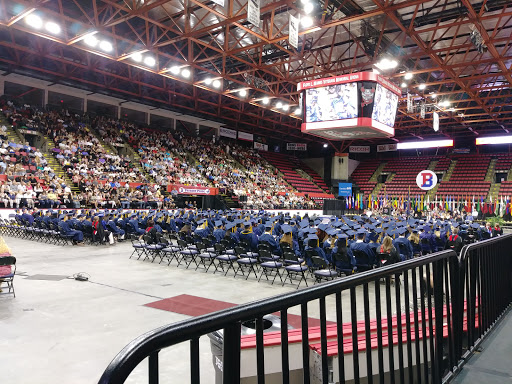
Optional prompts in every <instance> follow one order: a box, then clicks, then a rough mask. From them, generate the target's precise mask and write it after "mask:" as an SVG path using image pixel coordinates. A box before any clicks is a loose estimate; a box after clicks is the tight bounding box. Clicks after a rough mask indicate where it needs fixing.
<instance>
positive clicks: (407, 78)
mask: <svg viewBox="0 0 512 384" xmlns="http://www.w3.org/2000/svg"><path fill="white" fill-rule="evenodd" d="M404 79H405V80H411V79H412V73H410V72H408V73H406V74H405V76H404Z"/></svg>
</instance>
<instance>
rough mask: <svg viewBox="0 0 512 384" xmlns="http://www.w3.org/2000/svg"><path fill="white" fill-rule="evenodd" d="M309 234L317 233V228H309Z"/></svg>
mask: <svg viewBox="0 0 512 384" xmlns="http://www.w3.org/2000/svg"><path fill="white" fill-rule="evenodd" d="M307 232H308V233H316V229H315V228H308V230H307Z"/></svg>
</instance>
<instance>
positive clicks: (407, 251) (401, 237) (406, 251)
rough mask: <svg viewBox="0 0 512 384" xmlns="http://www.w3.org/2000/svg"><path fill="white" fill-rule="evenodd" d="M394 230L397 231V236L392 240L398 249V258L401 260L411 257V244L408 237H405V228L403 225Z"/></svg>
mask: <svg viewBox="0 0 512 384" xmlns="http://www.w3.org/2000/svg"><path fill="white" fill-rule="evenodd" d="M396 231H397V232H398V238H397V239H395V240H393V246H394V247H395V248H396V249H397V250H398V252H399V254H400V258H401V259H402V260H408V259H412V256H413V249H412V244H411V242H410V241H409V239H407V238H406V237H405V233H406V232H407V229H405V228H404V227H400V228H398V229H397V230H396Z"/></svg>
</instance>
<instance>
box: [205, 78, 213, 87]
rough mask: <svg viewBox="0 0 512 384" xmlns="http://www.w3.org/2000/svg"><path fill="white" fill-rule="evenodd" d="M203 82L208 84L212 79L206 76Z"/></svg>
mask: <svg viewBox="0 0 512 384" xmlns="http://www.w3.org/2000/svg"><path fill="white" fill-rule="evenodd" d="M204 83H205V84H206V85H210V84H211V83H212V79H211V78H209V77H207V78H206V79H204Z"/></svg>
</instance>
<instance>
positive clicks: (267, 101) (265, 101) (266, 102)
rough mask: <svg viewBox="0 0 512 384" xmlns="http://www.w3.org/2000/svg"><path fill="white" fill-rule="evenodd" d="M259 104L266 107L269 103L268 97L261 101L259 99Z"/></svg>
mask: <svg viewBox="0 0 512 384" xmlns="http://www.w3.org/2000/svg"><path fill="white" fill-rule="evenodd" d="M261 102H262V103H263V104H265V105H267V104H268V103H269V102H270V99H269V98H268V97H264V98H263V99H261Z"/></svg>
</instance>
